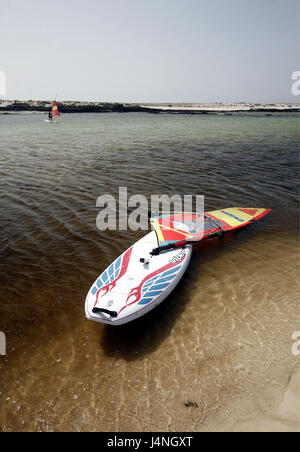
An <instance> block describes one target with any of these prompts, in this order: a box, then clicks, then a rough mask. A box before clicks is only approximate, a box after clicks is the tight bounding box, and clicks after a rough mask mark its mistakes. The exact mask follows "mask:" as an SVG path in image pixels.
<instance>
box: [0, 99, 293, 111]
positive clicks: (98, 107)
mask: <svg viewBox="0 0 300 452" xmlns="http://www.w3.org/2000/svg"><path fill="white" fill-rule="evenodd" d="M50 107H51V103H50V102H47V101H32V100H29V101H17V100H14V101H11V100H0V114H10V113H13V114H14V113H25V112H26V113H40V112H48V111H49V109H50ZM58 108H59V109H60V111H61V113H132V112H144V113H157V114H161V113H173V114H180V113H181V114H208V113H224V114H226V113H233V112H266V113H274V112H300V104H297V103H293V104H282V103H280V104H251V103H246V102H239V103H190V104H188V103H172V104H167V103H160V104H154V103H150V104H127V103H117V102H113V103H110V102H75V101H62V102H58Z"/></svg>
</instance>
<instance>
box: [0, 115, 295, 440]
mask: <svg viewBox="0 0 300 452" xmlns="http://www.w3.org/2000/svg"><path fill="white" fill-rule="evenodd" d="M0 136H1V142H0V188H1V191H0V199H1V204H0V213H1V215H0V225H1V236H0V256H1V258H0V271H1V275H0V282H1V295H0V297H1V299H0V316H1V317H0V331H4V332H5V333H6V335H7V353H8V354H7V356H6V357H0V400H1V403H0V425H1V427H0V428H1V429H2V430H4V431H6V430H41V431H49V430H79V431H83V430H98V431H131V430H132V431H143V430H150V431H166V430H169V431H184V430H185V431H193V430H220V429H222V428H224V429H238V428H239V427H237V426H236V423H237V421H238V420H240V419H243V418H246V417H247V415H248V413H250V412H255V410H260V411H261V412H263V413H264V414H265V415H266V416H268V413H270V412H271V411H272V410H275V409H276V408H277V405H278V400H280V398H281V397H282V394H283V391H284V388H285V387H286V384H287V382H288V380H289V377H290V374H291V372H292V369H293V368H294V367H295V365H296V363H295V358H294V357H293V356H292V355H291V353H290V346H291V345H292V342H291V340H290V338H291V335H292V333H293V331H295V330H299V323H298V322H299V285H298V282H297V279H298V275H299V274H298V271H299V259H298V212H299V206H298V195H299V185H298V171H299V157H298V152H299V119H298V116H297V115H296V114H276V115H275V114H274V115H273V116H272V117H265V116H264V115H263V114H255V115H254V114H251V115H249V114H243V115H238V114H237V115H232V116H224V115H222V116H221V115H200V116H188V115H187V116H186V115H176V116H175V115H151V114H99V115H94V114H90V115H64V116H63V118H62V121H61V123H55V124H48V123H45V122H44V116H43V115H16V116H0ZM119 186H126V187H128V192H129V195H131V194H135V193H139V194H143V195H145V196H147V197H148V199H150V196H151V195H152V194H161V193H166V194H168V195H172V194H180V195H184V194H203V195H205V208H206V210H213V209H219V208H223V207H230V206H245V207H266V208H269V207H270V208H272V209H273V211H272V214H271V215H269V216H268V217H266V218H265V219H264V220H263V221H262V222H260V223H257V224H255V225H251V226H250V227H248V228H247V229H245V230H242V231H239V232H237V233H235V234H232V235H231V237H228V238H227V239H226V240H224V241H223V242H219V241H218V240H216V241H214V242H212V243H208V244H205V245H203V246H200V247H199V249H198V251H197V252H196V253H195V254H194V256H193V258H192V261H191V265H190V267H189V269H188V271H187V273H186V275H185V277H184V278H183V279H182V281H181V283H180V284H179V286H178V287H177V288H176V290H175V291H174V292H173V293H172V294H171V296H169V297H168V299H167V300H166V301H165V302H164V303H162V304H161V305H160V306H159V307H158V308H156V309H155V310H154V311H152V312H151V313H150V314H148V315H147V316H145V317H142V318H141V319H139V320H138V321H136V322H133V323H131V324H128V325H124V326H122V327H118V328H113V327H108V326H104V325H99V324H94V323H92V322H88V321H86V320H85V318H84V300H85V296H86V293H87V291H88V289H89V287H90V285H91V284H92V282H93V281H94V280H95V279H96V277H97V276H98V274H99V273H100V272H101V271H102V270H103V269H104V268H105V267H106V266H107V265H108V264H109V263H110V262H111V261H112V260H113V259H115V258H116V257H117V256H118V255H119V254H120V253H121V252H122V251H123V250H125V249H126V248H127V247H128V246H130V245H131V244H132V243H133V242H135V241H136V240H137V239H138V238H140V237H141V236H142V235H143V232H138V233H135V232H129V233H126V234H125V233H124V232H118V231H114V232H99V231H97V229H96V224H95V221H96V216H97V213H98V209H96V207H95V206H96V199H97V197H98V196H99V195H101V194H104V193H109V194H113V195H117V194H118V189H119ZM188 402H193V403H194V405H193V404H189V403H188ZM280 422H281V424H280V425H281V427H282V426H285V427H286V428H291V424H290V423H288V422H287V421H286V420H284V421H282V420H281V421H280ZM287 426H288V427H287ZM282 428H284V427H282Z"/></svg>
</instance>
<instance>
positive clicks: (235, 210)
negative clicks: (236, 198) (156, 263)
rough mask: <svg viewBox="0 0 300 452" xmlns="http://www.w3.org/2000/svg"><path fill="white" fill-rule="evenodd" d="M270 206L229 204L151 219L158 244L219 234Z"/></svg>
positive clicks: (201, 238)
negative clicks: (258, 206) (209, 210)
mask: <svg viewBox="0 0 300 452" xmlns="http://www.w3.org/2000/svg"><path fill="white" fill-rule="evenodd" d="M270 210H271V209H256V208H242V207H230V208H227V209H222V210H215V211H213V212H206V213H203V214H197V213H176V214H173V215H160V216H157V217H152V218H151V219H150V222H151V225H152V227H153V229H154V230H155V232H156V236H157V240H158V244H159V246H166V245H171V244H174V243H178V242H183V241H189V242H190V241H199V240H203V239H206V238H210V237H214V236H218V235H219V236H220V235H221V236H222V235H223V234H224V233H225V232H229V231H233V230H235V229H238V228H240V227H243V226H246V225H248V224H250V223H252V222H253V221H255V220H259V219H260V218H262V217H263V216H265V215H266V214H267V213H269V212H270Z"/></svg>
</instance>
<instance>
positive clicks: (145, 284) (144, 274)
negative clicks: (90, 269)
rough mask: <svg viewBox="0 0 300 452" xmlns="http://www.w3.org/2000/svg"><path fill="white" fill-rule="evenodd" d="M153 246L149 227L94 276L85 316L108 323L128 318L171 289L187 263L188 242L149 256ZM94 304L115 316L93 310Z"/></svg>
mask: <svg viewBox="0 0 300 452" xmlns="http://www.w3.org/2000/svg"><path fill="white" fill-rule="evenodd" d="M156 246H157V238H156V234H155V232H154V231H152V232H150V233H149V234H147V235H146V236H145V237H143V238H142V239H141V240H139V241H138V242H137V243H135V244H134V245H133V246H132V247H130V248H129V249H128V250H127V251H125V253H123V254H122V255H121V256H120V257H119V258H118V259H116V261H115V262H113V263H112V264H111V265H110V266H109V267H108V268H107V269H106V270H105V271H104V272H103V273H102V274H101V275H100V277H99V278H97V280H96V281H95V283H94V284H93V286H92V287H91V289H90V291H89V293H88V295H87V298H86V303H85V312H86V317H87V318H88V319H89V320H93V321H95V322H100V323H107V324H110V325H121V324H123V323H127V322H130V321H131V320H134V319H136V318H138V317H140V316H142V315H144V314H146V313H147V312H149V311H150V310H152V309H153V308H154V307H155V306H157V305H158V304H159V303H161V302H162V301H163V300H164V299H165V298H166V297H167V296H168V295H169V294H170V293H171V292H172V290H173V289H174V288H175V287H176V285H177V284H178V282H179V281H180V279H181V277H182V276H183V274H184V272H185V270H186V269H187V267H188V264H189V262H190V259H191V254H192V249H191V246H187V247H185V248H177V249H176V250H170V251H168V252H166V253H162V254H160V255H158V256H151V255H150V252H151V251H152V250H153V248H155V247H156ZM141 259H145V262H144V263H143V262H141V261H140V260H141ZM95 308H96V309H106V310H109V311H112V312H114V313H117V316H116V317H113V316H111V315H110V314H108V313H104V312H98V313H95V312H93V310H94V309H95Z"/></svg>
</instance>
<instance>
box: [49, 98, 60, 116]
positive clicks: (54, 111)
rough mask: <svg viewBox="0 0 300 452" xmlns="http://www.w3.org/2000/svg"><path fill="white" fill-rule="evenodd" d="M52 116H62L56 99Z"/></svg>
mask: <svg viewBox="0 0 300 452" xmlns="http://www.w3.org/2000/svg"><path fill="white" fill-rule="evenodd" d="M50 116H51V118H54V117H55V116H60V113H59V110H58V106H57V103H56V100H55V101H54V102H53V105H52V109H51V112H50Z"/></svg>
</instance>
